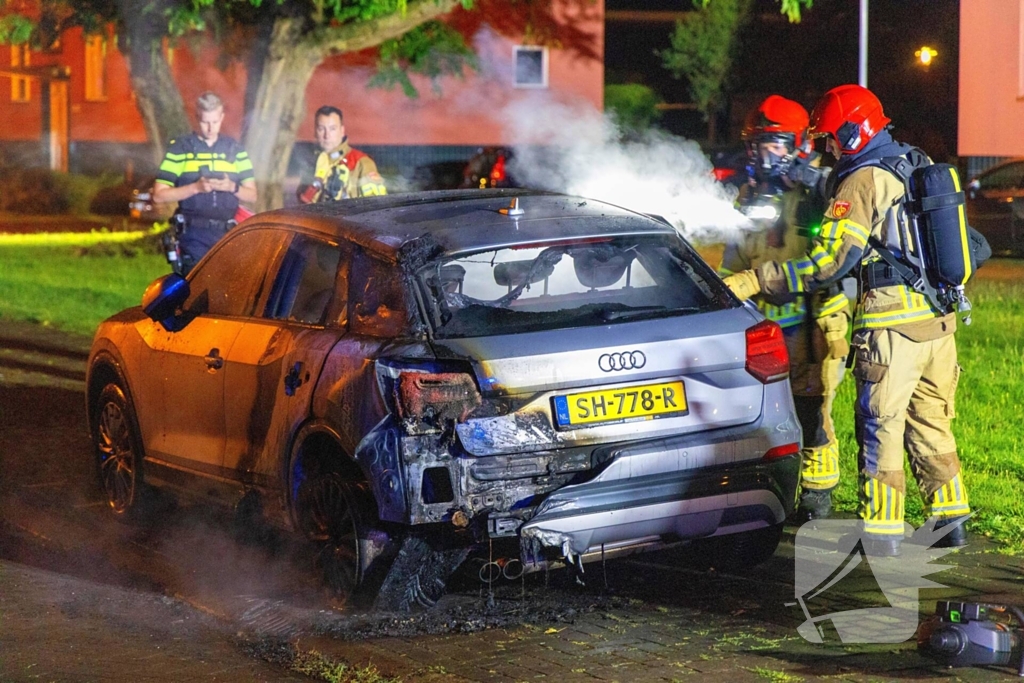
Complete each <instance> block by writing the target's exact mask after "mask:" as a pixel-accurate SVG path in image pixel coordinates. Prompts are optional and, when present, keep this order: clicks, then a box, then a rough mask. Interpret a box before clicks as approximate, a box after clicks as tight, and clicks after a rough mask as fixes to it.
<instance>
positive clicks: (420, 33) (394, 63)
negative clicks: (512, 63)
mask: <svg viewBox="0 0 1024 683" xmlns="http://www.w3.org/2000/svg"><path fill="white" fill-rule="evenodd" d="M467 67H469V68H471V69H474V70H475V69H476V68H477V60H476V55H475V54H474V53H473V50H472V49H471V48H470V47H469V46H468V45H467V44H466V40H465V38H463V36H462V34H461V33H459V32H458V31H456V30H455V29H453V28H452V27H450V26H448V25H447V24H444V23H441V22H440V21H430V22H427V23H426V24H421V25H420V26H417V27H416V28H414V29H412V30H411V31H409V32H408V33H406V34H405V35H404V36H402V37H401V38H394V39H392V40H388V41H386V42H384V43H383V44H381V46H380V49H379V56H378V58H377V73H376V74H375V75H374V77H373V78H372V79H370V85H371V86H373V87H378V88H386V89H391V88H393V87H395V86H396V85H397V86H399V87H401V88H402V92H404V93H405V94H406V96H407V97H412V98H415V97H418V96H419V91H418V90H417V88H416V86H415V85H413V82H412V79H410V78H409V74H418V75H420V76H425V77H427V78H429V79H430V81H431V82H432V83H433V84H434V91H435V93H436V94H440V86H439V85H438V83H439V79H440V78H441V77H442V76H446V75H456V76H462V75H463V72H464V70H465V69H466V68H467Z"/></svg>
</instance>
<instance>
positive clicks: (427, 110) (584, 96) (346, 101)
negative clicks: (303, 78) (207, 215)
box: [0, 0, 604, 146]
mask: <svg viewBox="0 0 1024 683" xmlns="http://www.w3.org/2000/svg"><path fill="white" fill-rule="evenodd" d="M558 2H559V4H560V6H559V8H558V12H557V14H556V16H557V18H558V20H559V21H561V22H562V28H564V32H563V34H560V33H559V31H561V29H559V28H557V27H556V29H555V31H554V33H553V34H552V35H551V36H550V37H551V38H553V39H554V40H553V42H555V43H561V44H562V45H564V47H563V48H551V49H550V50H549V51H548V56H549V58H548V86H547V88H545V89H544V91H546V92H547V93H549V94H550V95H551V96H552V97H554V98H557V99H560V100H575V101H579V100H582V101H585V102H589V103H591V104H592V105H593V106H594V107H597V108H601V107H602V105H603V85H604V66H603V54H604V45H603V33H604V29H603V27H604V2H603V0H594V1H593V2H586V1H581V0H558ZM524 4H525V3H524ZM508 6H509V5H508V3H501V2H493V3H492V4H490V5H488V4H484V5H482V9H481V10H480V11H476V12H470V13H466V12H462V11H461V10H460V11H457V12H456V13H455V15H453V16H452V17H451V18H450V19H449V20H450V21H451V22H452V23H453V25H455V26H456V27H458V28H459V29H460V30H461V31H463V33H464V34H465V35H467V36H469V37H470V39H471V40H473V41H474V42H475V43H476V45H477V47H478V50H479V55H480V63H481V71H480V72H479V73H471V74H469V75H468V76H467V77H466V78H465V79H464V80H461V79H457V78H445V79H443V81H442V82H441V94H436V93H434V92H433V91H432V87H431V84H430V83H429V82H422V81H417V86H418V87H419V90H420V96H419V98H417V99H410V98H408V97H406V96H405V95H404V94H402V93H401V92H400V91H398V90H395V91H385V90H379V89H369V88H367V82H368V81H369V79H370V77H371V76H372V73H373V71H372V56H371V55H368V54H359V55H346V56H341V57H335V58H332V59H329V60H327V61H326V62H325V63H324V64H323V65H322V66H321V67H320V68H319V69H318V70H317V72H316V73H315V75H314V77H313V79H312V81H311V82H310V84H309V87H308V89H307V91H306V101H307V110H308V112H309V115H308V116H307V118H306V120H305V121H304V122H303V124H302V126H301V127H300V129H299V139H300V140H312V139H313V122H312V113H313V112H314V111H315V110H316V108H317V107H319V106H320V105H322V104H333V105H335V106H338V107H340V108H341V109H342V110H344V112H345V119H346V121H345V123H346V126H347V129H348V133H349V136H350V138H351V139H352V140H353V142H354V143H355V144H357V145H358V144H363V145H492V144H508V143H511V142H513V141H512V140H510V139H509V137H508V134H507V133H506V132H505V131H504V129H503V127H502V124H501V121H502V110H503V108H504V107H506V106H507V105H509V104H511V103H513V102H515V101H516V100H518V99H520V98H522V97H525V96H528V95H531V94H534V93H535V92H536V89H522V88H517V87H515V85H514V83H513V82H512V81H513V74H514V66H513V48H514V46H515V45H516V44H517V43H519V42H521V41H522V37H521V34H520V35H519V36H516V35H514V34H513V35H512V37H509V34H510V33H513V32H512V31H509V30H508V27H507V24H508V23H509V21H510V18H509V17H508V16H505V13H506V8H507V7H508ZM491 25H496V26H501V27H502V29H503V30H502V33H503V34H505V35H499V34H498V32H496V31H495V30H493V29H492V28H490V26H491ZM11 49H12V48H10V47H0V60H2V62H0V66H6V65H9V64H10V63H11V61H10V59H11V55H10V50H11ZM171 55H172V60H173V61H172V68H173V71H174V73H175V75H176V77H177V79H178V83H179V87H180V89H181V93H182V96H183V97H184V98H185V102H186V106H187V107H188V108H189V109H191V103H192V102H193V101H194V100H195V97H196V96H197V95H198V94H199V93H200V92H202V91H204V90H213V91H215V92H217V93H218V94H219V95H220V96H221V97H222V98H223V99H224V101H225V103H226V108H227V113H228V117H227V120H226V121H225V125H224V131H225V132H226V133H227V134H229V135H232V136H235V137H237V136H238V135H239V134H240V130H241V124H242V116H241V115H242V109H243V96H244V93H245V86H246V73H245V69H244V68H243V65H242V64H241V63H239V62H237V61H236V62H229V63H228V66H227V67H226V68H225V69H223V70H221V69H218V68H217V67H216V66H215V65H216V63H217V61H218V60H217V57H218V53H217V50H216V46H214V45H212V44H208V45H206V46H205V47H203V48H202V49H200V50H199V51H198V53H197V52H196V51H194V48H192V47H189V46H187V45H180V46H178V47H177V48H176V49H174V50H173V51H172V53H171ZM31 65H32V66H43V65H61V66H66V67H68V68H69V69H70V114H69V115H70V140H71V143H72V146H74V144H75V143H136V144H137V143H144V142H145V141H146V138H145V131H144V129H143V126H142V121H141V118H140V116H139V113H138V110H137V108H136V106H135V102H134V99H133V95H132V91H131V85H130V82H129V76H128V70H127V65H126V64H125V61H124V59H123V57H122V56H121V54H120V53H119V51H118V50H117V48H116V46H115V43H114V40H113V37H111V39H110V40H109V41H108V48H107V51H106V58H105V66H106V98H105V100H104V101H88V100H87V99H86V85H85V79H84V73H85V43H84V37H83V35H82V32H81V30H80V29H76V30H72V31H69V32H67V33H66V34H65V35H64V36H62V38H61V45H60V48H59V50H58V51H55V52H54V53H52V54H43V53H33V54H32V55H31ZM0 122H2V125H0V142H3V141H32V140H38V139H40V136H41V134H42V130H43V119H42V113H41V92H40V82H39V81H38V80H36V81H33V82H32V95H31V99H30V101H29V102H27V103H18V102H12V101H11V93H10V80H9V78H8V77H0Z"/></svg>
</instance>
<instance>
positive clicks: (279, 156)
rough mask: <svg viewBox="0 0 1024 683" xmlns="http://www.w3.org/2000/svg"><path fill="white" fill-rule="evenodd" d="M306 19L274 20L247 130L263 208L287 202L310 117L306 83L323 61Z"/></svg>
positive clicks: (264, 209) (274, 206)
mask: <svg viewBox="0 0 1024 683" xmlns="http://www.w3.org/2000/svg"><path fill="white" fill-rule="evenodd" d="M304 23H305V22H304V20H302V19H299V18H294V17H280V18H278V19H277V20H276V21H275V22H274V29H273V32H272V34H271V37H270V45H269V46H268V49H267V55H266V58H265V59H264V61H263V71H262V74H260V80H259V87H258V88H257V90H256V98H255V102H254V106H253V110H252V113H251V115H250V116H249V117H248V124H249V125H248V128H247V130H246V135H245V149H246V151H247V152H249V158H250V159H252V165H253V168H254V170H255V171H256V185H257V188H258V189H259V201H258V202H257V204H256V208H257V209H258V210H259V211H266V210H267V209H272V208H279V207H281V206H282V205H283V199H284V196H283V193H282V189H281V184H282V182H283V181H284V179H285V175H286V174H287V172H288V159H289V158H290V157H291V153H292V147H293V146H294V144H295V135H296V133H297V132H298V129H299V125H301V124H302V121H303V119H304V118H305V116H306V86H307V85H308V84H309V80H310V78H312V77H313V71H314V70H315V69H316V67H317V66H318V65H319V64H320V62H321V61H323V58H324V55H323V53H322V52H320V51H318V50H313V49H310V48H309V47H306V46H303V45H302V38H303V29H304Z"/></svg>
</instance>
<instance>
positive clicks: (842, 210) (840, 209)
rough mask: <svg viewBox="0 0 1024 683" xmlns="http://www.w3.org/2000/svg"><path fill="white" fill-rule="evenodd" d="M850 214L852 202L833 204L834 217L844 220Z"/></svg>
mask: <svg viewBox="0 0 1024 683" xmlns="http://www.w3.org/2000/svg"><path fill="white" fill-rule="evenodd" d="M848 213H850V202H843V201H837V202H834V203H833V204H832V216H833V217H834V218H842V217H843V216H845V215H846V214H848Z"/></svg>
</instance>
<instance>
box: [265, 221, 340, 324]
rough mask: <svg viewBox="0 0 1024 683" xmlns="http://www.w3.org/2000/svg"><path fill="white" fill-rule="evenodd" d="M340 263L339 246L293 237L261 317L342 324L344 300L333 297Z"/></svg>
mask: <svg viewBox="0 0 1024 683" xmlns="http://www.w3.org/2000/svg"><path fill="white" fill-rule="evenodd" d="M341 263H342V247H341V246H340V245H338V244H334V243H332V242H328V241H325V240H320V239H316V238H314V237H309V236H308V235H295V237H294V239H293V240H292V243H291V244H290V245H289V247H288V251H287V252H286V253H285V255H284V258H282V259H281V267H280V268H279V269H278V271H277V277H276V278H275V279H274V286H273V287H272V288H271V290H270V296H269V297H268V298H267V305H266V308H265V309H264V316H263V317H265V318H271V319H274V320H289V321H292V322H299V323H305V324H308V325H323V324H338V323H339V320H340V321H341V322H343V321H344V309H345V306H344V301H341V302H338V299H339V297H338V296H337V293H338V289H339V288H338V271H339V267H338V266H339V265H340V264H341ZM341 298H342V299H343V298H344V297H343V296H342V297H341ZM336 303H340V304H341V305H340V306H339V305H336ZM329 314H330V316H331V319H328V316H329Z"/></svg>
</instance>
